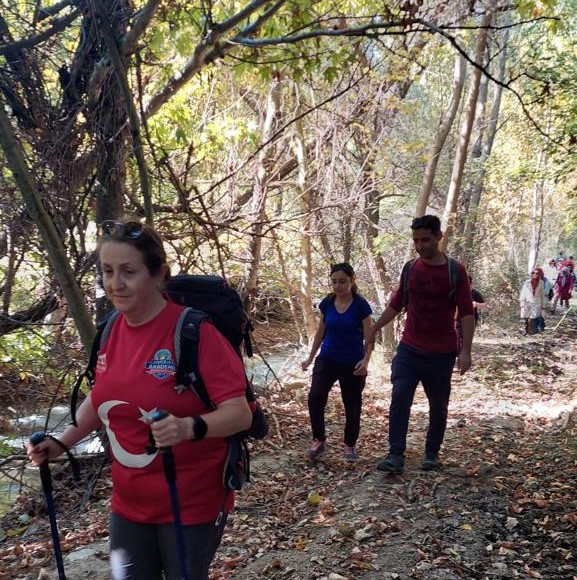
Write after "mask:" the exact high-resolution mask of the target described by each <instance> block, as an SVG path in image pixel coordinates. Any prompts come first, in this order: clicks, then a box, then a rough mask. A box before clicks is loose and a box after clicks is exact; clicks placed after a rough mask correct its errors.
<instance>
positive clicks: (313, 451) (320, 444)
mask: <svg viewBox="0 0 577 580" xmlns="http://www.w3.org/2000/svg"><path fill="white" fill-rule="evenodd" d="M324 452H325V442H324V441H319V440H318V439H315V440H313V444H312V445H311V447H310V449H309V450H308V456H309V459H316V458H317V457H320V456H321V455H322V454H323V453H324Z"/></svg>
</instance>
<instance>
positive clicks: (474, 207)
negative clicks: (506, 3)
mask: <svg viewBox="0 0 577 580" xmlns="http://www.w3.org/2000/svg"><path fill="white" fill-rule="evenodd" d="M510 20H511V14H510V12H509V11H507V12H506V13H505V29H504V30H503V31H502V39H501V42H500V43H499V44H500V54H499V66H498V70H497V75H496V77H497V79H498V80H499V81H501V82H504V80H505V69H506V64H507V56H508V53H507V47H508V44H509V28H508V24H509V23H510ZM485 82H487V79H486V78H485ZM502 95H503V87H502V86H501V85H495V94H494V97H493V105H492V107H491V113H490V117H489V120H488V122H484V121H483V122H481V123H480V124H479V136H478V139H477V142H478V147H479V149H480V155H479V159H478V163H477V167H478V170H477V174H476V175H475V177H474V182H473V184H472V187H471V195H470V199H469V205H468V207H467V210H466V221H465V231H464V236H463V237H464V252H463V259H464V263H465V265H466V266H467V269H468V270H470V269H472V268H471V264H472V262H473V256H474V246H475V234H476V230H477V219H478V217H479V206H480V204H481V196H482V193H483V186H484V182H485V175H486V174H487V161H488V159H489V157H490V155H491V152H492V150H493V143H494V142H495V135H496V134H497V120H498V119H499V113H500V110H501V97H502ZM485 133H486V135H485ZM483 140H484V145H483ZM473 151H474V152H473V155H475V151H477V148H476V147H473Z"/></svg>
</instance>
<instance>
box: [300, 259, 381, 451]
mask: <svg viewBox="0 0 577 580" xmlns="http://www.w3.org/2000/svg"><path fill="white" fill-rule="evenodd" d="M330 275H331V284H332V287H333V292H331V294H329V295H328V296H326V297H325V298H324V299H323V300H322V301H321V303H320V305H319V309H320V311H321V319H320V322H319V326H318V328H317V331H316V333H315V336H314V339H313V343H312V346H311V351H310V355H309V356H308V358H307V359H306V360H305V361H303V362H302V363H301V368H302V370H303V371H304V370H306V369H307V368H308V367H309V365H310V364H311V362H312V361H313V359H314V357H315V355H316V352H317V350H318V349H319V347H320V349H321V351H320V353H319V355H318V356H317V358H316V359H315V363H314V366H313V373H312V382H311V389H310V392H309V397H308V406H309V415H310V420H311V428H312V434H313V443H312V445H311V447H310V449H309V450H308V457H309V458H310V459H316V458H317V457H319V456H320V455H322V454H323V453H324V452H325V449H326V443H325V441H326V433H325V408H326V405H327V400H328V397H329V393H330V391H331V389H332V387H333V385H334V384H335V382H336V381H338V382H339V385H340V387H341V397H342V400H343V405H344V407H345V432H344V438H343V443H344V447H343V453H344V457H345V460H346V461H356V460H357V458H358V455H357V451H356V449H355V446H356V443H357V439H358V437H359V432H360V427H361V407H362V402H363V389H364V387H365V382H366V378H367V367H368V364H369V359H370V358H371V353H372V345H369V344H365V337H366V336H367V334H368V331H369V330H370V328H371V326H372V324H373V322H372V318H371V314H372V310H371V307H370V305H369V303H368V302H367V301H366V300H365V299H364V298H363V297H362V296H361V295H360V294H359V293H358V289H357V285H356V283H355V272H354V270H353V268H352V267H351V265H350V264H347V263H342V264H333V265H332V266H331V272H330Z"/></svg>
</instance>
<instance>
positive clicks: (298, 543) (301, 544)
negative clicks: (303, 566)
mask: <svg viewBox="0 0 577 580" xmlns="http://www.w3.org/2000/svg"><path fill="white" fill-rule="evenodd" d="M306 547H307V543H306V542H305V540H304V539H303V538H297V539H296V542H295V548H296V549H297V550H299V551H300V552H302V551H303V550H304V549H305V548H306Z"/></svg>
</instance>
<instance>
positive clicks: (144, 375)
mask: <svg viewBox="0 0 577 580" xmlns="http://www.w3.org/2000/svg"><path fill="white" fill-rule="evenodd" d="M182 310H183V307H182V306H179V305H176V304H173V303H168V304H167V305H166V307H165V308H164V309H163V311H162V312H161V313H160V314H159V315H158V316H157V317H156V318H154V319H153V320H151V321H149V322H147V323H146V324H143V325H142V326H129V325H128V324H127V322H126V319H125V318H124V317H123V316H122V315H120V316H118V319H117V320H116V321H115V323H114V325H113V327H112V331H111V333H110V336H109V338H108V340H107V341H106V344H105V345H104V348H103V349H102V351H101V352H100V354H99V356H98V362H97V366H96V383H95V385H94V389H93V391H92V403H93V405H94V408H95V410H96V412H97V413H98V415H99V417H100V419H101V421H102V423H103V424H104V426H105V427H106V431H107V433H108V437H109V439H110V446H111V451H112V456H113V462H112V482H113V493H112V511H113V512H114V513H117V514H119V515H121V516H123V517H125V518H127V519H129V520H131V521H134V522H143V523H155V524H160V523H169V522H172V521H173V516H172V508H171V502H170V495H169V490H168V485H167V482H166V479H165V476H164V471H163V464H162V457H161V456H160V453H159V452H158V451H156V452H155V453H154V454H152V455H148V454H147V452H146V447H147V446H148V445H149V444H150V440H149V433H150V427H149V425H148V424H147V423H146V422H145V421H144V419H145V418H146V417H150V416H151V414H152V413H153V412H154V411H155V410H156V409H165V410H167V411H168V412H169V413H171V414H173V415H175V416H177V417H190V416H194V415H202V414H206V412H207V409H206V408H205V406H204V405H203V404H202V402H201V400H200V399H199V398H198V397H197V396H196V395H194V394H193V393H192V391H191V390H190V389H188V388H186V389H179V390H177V389H176V388H175V386H176V380H175V373H176V359H175V351H174V329H175V325H176V322H177V320H178V317H179V316H180V313H181V312H182ZM183 355H184V353H183ZM198 360H199V370H200V374H201V376H202V378H203V380H204V383H205V384H206V388H207V391H208V393H209V396H210V398H211V400H212V401H213V402H214V403H215V404H217V405H218V404H219V403H222V402H223V401H225V400H227V399H231V398H234V397H241V396H243V395H244V390H245V378H244V369H243V366H242V363H241V361H240V359H239V357H238V355H237V354H236V353H235V352H234V350H233V348H232V346H231V345H230V343H229V342H228V340H227V339H226V338H224V337H223V336H222V334H220V332H218V330H217V329H216V328H215V327H214V326H213V325H212V324H208V323H204V324H202V326H201V328H200V342H199V352H198ZM226 451H227V445H226V441H225V439H224V438H215V437H207V438H206V439H203V440H202V441H198V442H194V441H182V442H181V443H179V444H178V445H176V446H175V447H173V452H174V460H175V465H176V473H177V477H176V485H177V489H178V496H179V502H180V509H181V518H182V523H183V524H195V523H204V522H209V521H213V520H215V519H216V517H217V515H218V514H219V512H220V511H221V509H222V508H223V500H224V499H225V488H224V485H223V481H222V480H223V477H222V471H223V465H224V460H225V457H226ZM233 505H234V494H233V493H229V494H228V496H227V497H226V503H225V504H224V509H225V511H230V510H231V509H232V506H233Z"/></svg>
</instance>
